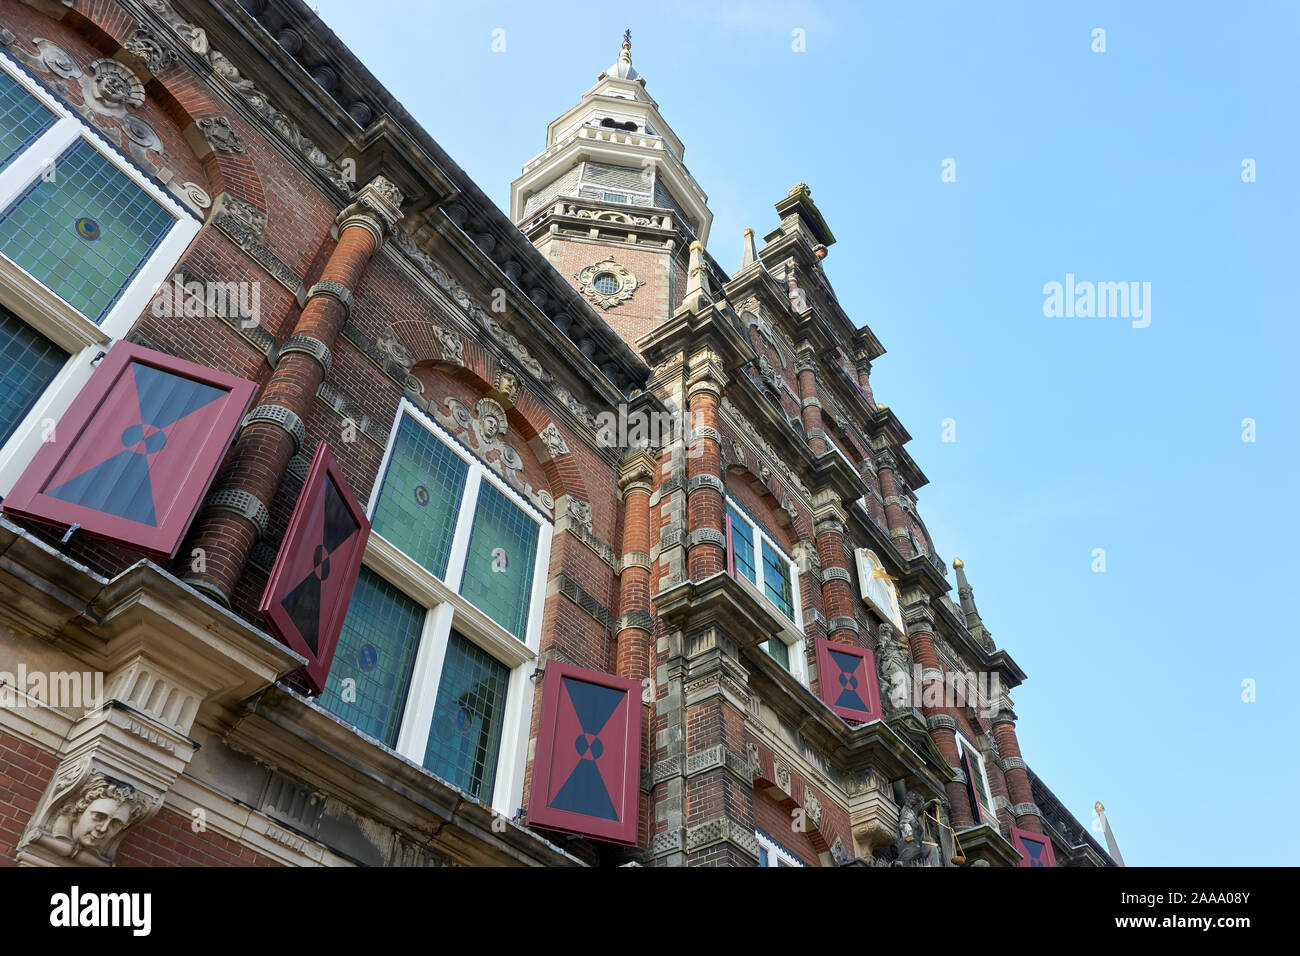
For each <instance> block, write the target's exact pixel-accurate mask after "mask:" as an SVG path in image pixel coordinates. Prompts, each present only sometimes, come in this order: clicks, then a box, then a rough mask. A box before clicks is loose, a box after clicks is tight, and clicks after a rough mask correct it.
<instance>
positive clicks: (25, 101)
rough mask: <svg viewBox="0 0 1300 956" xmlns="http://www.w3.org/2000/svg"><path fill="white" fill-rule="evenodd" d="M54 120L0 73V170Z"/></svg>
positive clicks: (23, 90)
mask: <svg viewBox="0 0 1300 956" xmlns="http://www.w3.org/2000/svg"><path fill="white" fill-rule="evenodd" d="M56 121H57V118H56V117H55V115H54V114H53V113H51V112H50V111H49V110H47V109H46V108H45V107H44V106H42V105H41V104H40V103H39V102H37V100H36V97H34V96H32V94H30V93H28V92H27V91H26V90H25V89H23V88H22V87H21V86H20V85H19V83H18V81H17V80H15V79H14V78H13V77H12V76H10V75H9V74H8V73H6V72H4V71H3V70H0V169H4V168H5V167H6V166H8V165H9V161H10V160H11V159H13V158H14V157H15V156H17V155H18V154H19V153H21V152H22V151H23V150H24V149H26V148H27V147H28V146H30V145H31V144H32V143H34V142H36V140H37V139H38V138H39V137H40V135H41V134H42V133H44V132H45V131H46V130H48V129H49V128H50V127H51V126H53V125H54V124H55V122H56Z"/></svg>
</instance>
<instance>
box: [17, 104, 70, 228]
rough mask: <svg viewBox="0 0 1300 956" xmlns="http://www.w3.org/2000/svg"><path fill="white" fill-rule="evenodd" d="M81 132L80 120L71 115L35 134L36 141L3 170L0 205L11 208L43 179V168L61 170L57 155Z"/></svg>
mask: <svg viewBox="0 0 1300 956" xmlns="http://www.w3.org/2000/svg"><path fill="white" fill-rule="evenodd" d="M80 135H81V123H79V122H78V121H77V120H75V119H72V118H71V117H63V118H62V119H59V120H58V121H57V122H55V124H54V125H53V126H51V127H50V128H49V129H47V130H46V131H45V132H44V133H42V134H41V135H40V136H38V137H37V138H36V142H34V143H32V144H31V145H30V146H28V147H27V148H26V149H25V150H24V151H23V152H21V153H19V154H18V155H17V156H15V157H14V158H13V159H12V160H11V161H10V163H9V165H8V167H6V168H5V171H4V172H3V173H0V207H3V208H5V209H7V208H9V204H10V203H11V202H13V201H14V200H15V199H16V198H18V195H19V194H20V193H21V192H22V191H23V190H24V189H26V188H27V187H28V186H30V185H31V184H32V183H34V182H35V181H36V180H38V179H40V177H41V174H42V172H44V170H46V169H48V168H50V166H51V165H53V167H54V175H55V177H57V176H58V174H59V165H58V159H59V157H60V156H62V155H63V153H64V151H65V150H66V149H67V148H68V147H69V146H71V145H72V144H73V143H75V142H76V141H77V138H78V137H79V136H80Z"/></svg>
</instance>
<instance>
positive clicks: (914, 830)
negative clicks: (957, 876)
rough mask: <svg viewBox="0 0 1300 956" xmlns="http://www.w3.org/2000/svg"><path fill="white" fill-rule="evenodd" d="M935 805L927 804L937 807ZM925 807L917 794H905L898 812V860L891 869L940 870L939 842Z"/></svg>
mask: <svg viewBox="0 0 1300 956" xmlns="http://www.w3.org/2000/svg"><path fill="white" fill-rule="evenodd" d="M937 802H938V801H931V803H932V804H933V803H937ZM928 811H929V805H928V804H926V803H925V802H924V801H923V800H922V799H921V795H920V794H919V793H910V792H909V793H908V794H907V798H906V799H905V800H904V802H903V806H902V807H901V808H899V811H898V842H897V843H896V844H895V846H896V847H897V849H898V858H897V860H896V861H895V862H894V865H895V866H942V865H943V864H942V858H941V856H940V853H939V838H938V834H937V833H936V832H935V829H936V828H935V826H934V821H933V820H932V819H931V818H930V817H929V815H928Z"/></svg>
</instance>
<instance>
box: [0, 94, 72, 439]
mask: <svg viewBox="0 0 1300 956" xmlns="http://www.w3.org/2000/svg"><path fill="white" fill-rule="evenodd" d="M2 75H3V74H0V76H2ZM67 360H68V353H67V352H64V351H63V350H62V349H61V348H59V347H58V346H57V345H55V344H54V343H53V342H51V341H50V340H49V339H47V338H46V337H45V336H43V335H41V334H40V333H39V332H37V331H36V330H34V329H33V328H32V327H31V326H29V325H28V324H27V323H26V322H23V321H22V320H21V319H19V318H18V317H17V316H16V315H14V314H13V313H11V312H9V311H8V310H7V309H5V308H3V307H0V444H4V442H5V441H7V440H8V438H9V436H10V435H12V434H13V433H14V429H15V428H17V427H18V423H19V422H21V421H22V420H23V417H24V416H25V415H26V414H27V413H28V412H29V411H31V408H32V406H33V405H34V404H36V400H37V399H38V398H39V397H40V395H41V392H43V391H45V387H46V386H47V385H49V384H50V382H51V381H53V380H54V376H55V375H56V374H57V373H58V371H59V369H61V368H62V367H63V363H64V362H66V361H67Z"/></svg>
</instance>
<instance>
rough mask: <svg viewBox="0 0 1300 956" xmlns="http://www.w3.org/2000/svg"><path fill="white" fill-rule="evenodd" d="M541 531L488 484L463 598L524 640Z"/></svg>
mask: <svg viewBox="0 0 1300 956" xmlns="http://www.w3.org/2000/svg"><path fill="white" fill-rule="evenodd" d="M537 532H538V528H537V522H536V521H534V520H533V519H532V518H530V517H528V515H526V514H524V512H523V511H521V510H520V509H519V508H517V507H515V506H514V505H513V504H511V502H510V499H508V498H507V497H506V496H505V495H503V494H502V493H501V492H500V491H498V490H497V489H496V488H495V487H494V486H493V485H492V484H491V482H489V481H486V480H484V482H483V483H482V484H481V485H480V486H479V493H478V504H477V506H476V509H475V512H474V530H473V531H472V532H471V533H470V538H469V554H468V555H467V556H466V558H465V576H464V578H463V579H462V580H461V585H460V593H461V594H463V595H464V596H465V597H466V599H467V600H469V602H470V603H471V604H473V605H474V606H475V607H477V608H479V609H480V610H482V611H483V612H484V613H485V614H487V615H488V617H490V618H492V620H494V621H496V622H497V623H498V624H500V625H501V626H502V627H504V628H505V629H506V630H508V631H509V632H510V633H511V634H513V635H515V637H517V638H519V639H520V640H523V639H524V632H525V629H526V627H527V624H528V608H529V605H530V604H531V598H532V593H533V564H534V561H535V559H536V557H537Z"/></svg>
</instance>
